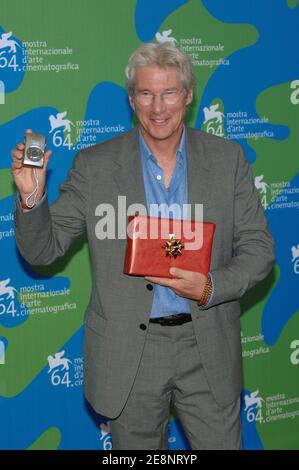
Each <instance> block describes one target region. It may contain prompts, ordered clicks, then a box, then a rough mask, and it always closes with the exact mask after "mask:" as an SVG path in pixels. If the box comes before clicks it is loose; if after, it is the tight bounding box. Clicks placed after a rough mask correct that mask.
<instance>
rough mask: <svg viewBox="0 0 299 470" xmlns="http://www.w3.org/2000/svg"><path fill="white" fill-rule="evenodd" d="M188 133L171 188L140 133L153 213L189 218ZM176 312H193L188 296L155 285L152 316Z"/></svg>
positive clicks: (147, 192) (182, 141) (151, 212)
mask: <svg viewBox="0 0 299 470" xmlns="http://www.w3.org/2000/svg"><path fill="white" fill-rule="evenodd" d="M185 133H186V131H185V129H184V131H183V134H182V137H181V141H180V145H179V148H178V151H177V153H176V165H175V169H174V172H173V175H172V178H171V182H170V187H169V190H168V191H167V190H166V188H165V182H164V174H163V170H162V168H161V167H160V166H159V165H158V162H157V159H156V157H155V156H154V155H153V154H152V152H151V150H150V149H149V147H148V146H147V144H146V143H145V141H144V138H143V136H142V134H141V132H140V133H139V136H140V151H141V160H142V170H143V179H144V187H145V195H146V202H147V210H148V214H149V215H151V216H155V217H171V218H174V219H183V218H185V217H186V213H184V208H183V204H187V203H188V184H187V155H186V143H185V140H186V138H185ZM161 204H162V206H161ZM172 204H174V206H173V207H172V208H173V212H170V213H169V212H168V211H167V209H166V208H167V207H169V206H170V205H172ZM163 205H164V207H163ZM158 206H160V207H158ZM185 209H186V207H185ZM185 212H186V211H185ZM176 313H190V305H189V301H188V299H186V298H184V297H181V296H179V295H176V293H175V292H174V291H173V289H171V288H170V287H165V286H160V285H158V284H155V285H154V295H153V303H152V310H151V315H150V316H151V318H156V317H165V316H168V315H175V314H176Z"/></svg>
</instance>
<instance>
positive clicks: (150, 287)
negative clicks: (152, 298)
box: [146, 284, 154, 290]
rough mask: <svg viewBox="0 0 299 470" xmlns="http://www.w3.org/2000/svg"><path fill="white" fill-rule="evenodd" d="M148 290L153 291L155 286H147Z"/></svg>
mask: <svg viewBox="0 0 299 470" xmlns="http://www.w3.org/2000/svg"><path fill="white" fill-rule="evenodd" d="M146 288H147V290H153V288H154V286H153V284H146Z"/></svg>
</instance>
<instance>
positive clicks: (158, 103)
mask: <svg viewBox="0 0 299 470" xmlns="http://www.w3.org/2000/svg"><path fill="white" fill-rule="evenodd" d="M164 108H165V103H164V100H163V96H162V95H154V96H153V110H154V111H155V112H156V113H158V112H160V111H161V110H163V109H164Z"/></svg>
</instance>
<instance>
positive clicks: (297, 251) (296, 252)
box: [291, 244, 299, 263]
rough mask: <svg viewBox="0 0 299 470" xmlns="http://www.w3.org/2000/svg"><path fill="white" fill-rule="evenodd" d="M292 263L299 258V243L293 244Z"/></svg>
mask: <svg viewBox="0 0 299 470" xmlns="http://www.w3.org/2000/svg"><path fill="white" fill-rule="evenodd" d="M291 250H292V263H293V262H294V261H295V259H297V258H299V244H298V245H297V246H295V245H294V246H292V248H291Z"/></svg>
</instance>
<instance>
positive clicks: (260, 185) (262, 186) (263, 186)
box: [254, 175, 269, 194]
mask: <svg viewBox="0 0 299 470" xmlns="http://www.w3.org/2000/svg"><path fill="white" fill-rule="evenodd" d="M263 178H264V175H259V176H256V177H255V178H254V185H255V187H256V189H258V190H259V191H260V192H261V194H266V193H267V188H269V185H268V184H267V183H266V182H265V181H262V180H263Z"/></svg>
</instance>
